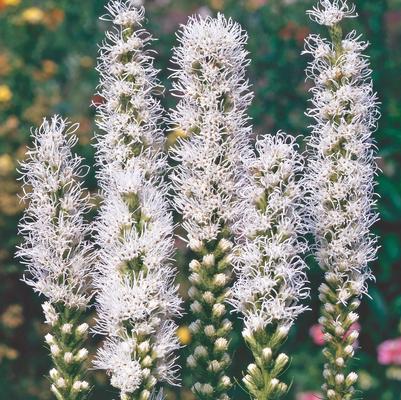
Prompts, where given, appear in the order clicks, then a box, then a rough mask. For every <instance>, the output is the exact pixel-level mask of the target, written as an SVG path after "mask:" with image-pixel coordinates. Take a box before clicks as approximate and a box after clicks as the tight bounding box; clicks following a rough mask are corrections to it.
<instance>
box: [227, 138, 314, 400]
mask: <svg viewBox="0 0 401 400" xmlns="http://www.w3.org/2000/svg"><path fill="white" fill-rule="evenodd" d="M294 140H295V139H294V138H293V137H290V136H286V135H285V134H283V133H278V134H277V135H276V136H270V135H267V136H265V137H263V138H260V139H258V140H257V142H256V150H257V153H258V154H257V155H256V156H254V157H252V158H249V159H247V160H244V161H245V162H244V164H245V167H246V170H247V174H246V175H245V177H244V179H243V180H242V181H241V182H240V184H239V185H238V187H239V199H240V200H239V202H238V204H237V206H236V208H237V214H238V218H239V219H238V221H237V222H236V226H235V228H236V230H237V231H238V233H239V238H240V240H239V241H240V244H239V245H238V247H237V248H236V253H237V256H236V263H235V264H236V271H237V274H238V280H237V282H236V283H235V284H234V287H233V289H232V292H233V296H232V299H231V300H230V302H231V303H232V304H233V306H234V308H235V309H236V311H238V312H240V313H241V314H243V316H244V323H245V328H244V330H243V336H244V338H245V340H246V342H247V344H248V345H249V347H250V349H251V350H252V352H253V355H254V358H255V363H256V364H250V365H249V366H248V371H247V372H248V374H247V375H246V376H245V378H244V383H245V385H246V387H247V388H248V390H249V391H250V393H251V394H252V396H253V398H256V399H262V398H276V397H279V396H281V395H283V394H284V393H285V392H286V391H287V385H286V384H285V383H283V382H280V381H279V379H278V377H279V375H280V374H281V373H282V371H283V370H284V369H285V368H286V366H287V363H288V356H286V355H285V354H284V353H280V354H279V350H280V347H281V344H282V343H283V342H284V341H285V339H286V338H287V334H288V331H289V329H290V327H291V325H292V324H293V322H294V320H295V319H296V318H297V316H298V315H299V314H300V313H302V312H303V311H304V310H305V307H304V306H303V305H301V304H300V301H301V300H302V299H305V298H306V297H307V296H308V294H309V290H308V288H307V279H306V275H305V269H306V264H305V263H304V261H303V260H302V259H301V257H300V254H302V253H303V252H304V251H305V250H306V245H305V243H304V242H303V241H301V239H300V235H301V234H302V233H303V231H304V226H303V213H302V209H303V207H302V203H301V201H302V198H303V194H304V193H303V190H302V187H301V185H300V184H299V179H298V175H299V173H300V172H301V171H302V170H303V160H302V157H301V156H300V155H299V154H298V153H297V150H296V146H295V143H294ZM241 242H242V243H241ZM260 378H261V379H260Z"/></svg>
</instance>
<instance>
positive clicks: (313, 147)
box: [305, 2, 378, 304]
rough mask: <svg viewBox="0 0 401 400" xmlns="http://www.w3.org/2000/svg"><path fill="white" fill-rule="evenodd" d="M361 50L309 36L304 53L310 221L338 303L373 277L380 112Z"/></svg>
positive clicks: (355, 39) (348, 39)
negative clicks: (307, 57) (336, 283)
mask: <svg viewBox="0 0 401 400" xmlns="http://www.w3.org/2000/svg"><path fill="white" fill-rule="evenodd" d="M331 4H332V7H334V8H337V9H338V10H340V9H341V8H344V7H347V5H346V2H344V3H342V4H341V7H340V5H339V4H337V3H336V2H331ZM351 9H353V7H351ZM337 22H338V21H337ZM367 45H368V44H367V43H366V42H362V41H361V40H360V37H359V36H357V34H356V32H355V31H353V32H351V33H349V34H348V35H347V36H345V38H344V39H342V40H341V39H340V42H339V43H337V44H334V43H332V42H330V41H329V40H326V39H322V38H320V37H319V36H317V35H311V36H310V37H309V38H308V39H307V41H306V49H305V53H307V54H311V55H312V57H313V59H312V61H311V62H310V64H309V67H308V70H307V74H308V76H309V77H310V78H311V79H313V80H314V83H315V86H314V87H313V88H312V94H313V98H312V105H313V107H312V108H310V109H309V110H308V112H307V115H308V116H310V117H311V118H313V119H314V120H315V124H314V125H313V127H312V128H313V131H312V136H311V138H310V140H309V147H310V155H311V160H310V163H309V174H308V176H307V179H306V184H307V188H308V191H309V199H310V209H311V210H312V214H311V220H310V224H311V229H312V231H313V233H314V235H315V237H316V243H317V252H316V256H317V259H318V261H319V264H320V266H321V267H322V268H323V269H324V270H325V271H327V270H328V271H332V272H334V273H335V274H336V276H337V277H339V278H340V279H341V280H342V284H341V286H340V287H339V288H338V294H339V296H340V297H339V300H340V301H341V302H343V303H344V304H346V303H347V301H348V299H350V298H351V297H352V296H360V295H361V294H362V293H365V292H366V290H367V286H366V280H367V279H369V278H371V277H372V275H371V272H370V269H369V268H368V263H369V262H370V261H372V260H373V259H374V258H375V254H376V246H375V242H376V239H375V237H374V236H373V235H372V234H371V233H370V227H371V225H372V224H373V223H374V222H375V221H376V219H377V216H376V214H375V213H374V212H372V207H373V206H374V204H375V201H374V200H373V196H374V194H373V191H374V175H375V171H376V166H375V163H374V145H373V141H372V138H371V133H372V131H374V130H375V129H376V123H377V119H378V110H377V99H376V94H375V93H374V91H373V85H372V81H371V78H370V75H371V70H370V69H369V62H368V59H367V57H366V56H365V55H364V54H363V51H364V50H365V49H366V47H367Z"/></svg>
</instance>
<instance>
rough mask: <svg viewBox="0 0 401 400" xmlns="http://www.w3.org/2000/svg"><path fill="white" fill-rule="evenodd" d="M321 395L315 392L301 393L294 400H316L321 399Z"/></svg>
mask: <svg viewBox="0 0 401 400" xmlns="http://www.w3.org/2000/svg"><path fill="white" fill-rule="evenodd" d="M321 398H322V395H321V394H320V393H317V392H303V393H299V394H297V397H296V400H318V399H321Z"/></svg>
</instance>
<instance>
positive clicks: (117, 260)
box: [94, 0, 181, 400]
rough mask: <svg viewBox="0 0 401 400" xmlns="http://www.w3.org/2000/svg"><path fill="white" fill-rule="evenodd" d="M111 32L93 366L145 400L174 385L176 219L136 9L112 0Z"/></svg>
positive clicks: (105, 60)
mask: <svg viewBox="0 0 401 400" xmlns="http://www.w3.org/2000/svg"><path fill="white" fill-rule="evenodd" d="M107 10H108V12H109V16H106V17H104V19H106V20H110V21H112V22H113V24H114V27H113V28H112V29H111V30H110V31H108V32H107V33H106V37H107V40H106V42H105V43H104V44H103V46H102V47H101V50H100V57H99V65H98V70H99V72H100V76H101V81H100V93H99V94H100V96H102V97H103V98H104V103H103V104H101V105H100V106H99V107H98V126H99V128H100V129H101V130H102V131H103V133H102V134H99V135H98V136H97V139H98V143H97V159H98V164H99V166H100V170H99V173H98V178H99V183H100V187H101V189H102V196H103V203H102V205H101V208H100V215H99V218H98V221H97V223H96V231H97V236H96V242H97V245H98V247H99V251H98V260H99V262H98V264H97V268H96V274H95V286H96V289H97V297H96V300H97V311H98V317H97V325H96V327H95V332H97V333H99V334H101V335H104V336H105V337H106V339H105V342H104V345H103V347H102V348H101V349H100V350H99V352H98V356H97V358H96V360H95V362H94V365H95V367H96V368H99V369H104V370H106V371H107V372H108V373H109V374H110V377H111V384H112V385H113V386H114V387H116V388H117V389H119V391H120V395H121V399H124V400H125V399H136V398H140V399H148V398H149V397H150V395H151V393H152V392H153V390H154V388H155V386H156V385H157V384H158V383H160V382H163V381H164V382H167V383H170V384H177V382H178V378H177V376H178V367H177V366H176V364H175V356H174V351H175V350H176V349H178V348H179V344H178V340H177V337H176V335H175V331H176V326H175V324H174V323H173V322H172V318H175V317H177V316H179V315H180V314H181V300H180V298H179V297H178V295H177V288H176V286H175V284H174V278H175V270H174V269H173V268H172V266H171V263H170V259H171V256H172V253H173V245H174V240H173V236H172V234H173V219H172V213H171V211H170V210H169V208H168V204H167V202H166V195H167V191H168V187H167V186H166V184H165V183H164V182H163V179H162V173H163V172H164V170H165V169H166V166H167V164H166V156H165V155H164V154H163V146H164V132H163V131H162V130H161V129H160V128H159V125H160V119H161V114H162V109H161V106H160V104H159V102H158V101H157V100H156V98H155V97H154V93H155V92H157V91H158V90H159V84H158V81H157V78H156V75H157V72H158V71H157V70H156V69H155V68H154V66H153V58H152V53H151V51H150V50H148V49H147V46H148V45H149V43H150V42H151V40H152V38H151V37H150V35H149V34H148V33H147V32H146V31H145V30H144V29H142V28H141V25H142V23H143V21H144V9H143V8H138V7H137V2H136V1H134V2H133V1H127V0H125V1H121V0H112V1H110V2H109V3H108V4H107Z"/></svg>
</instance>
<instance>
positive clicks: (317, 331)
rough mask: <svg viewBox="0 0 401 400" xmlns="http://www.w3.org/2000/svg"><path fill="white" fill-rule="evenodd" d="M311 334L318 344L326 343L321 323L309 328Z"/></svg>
mask: <svg viewBox="0 0 401 400" xmlns="http://www.w3.org/2000/svg"><path fill="white" fill-rule="evenodd" d="M309 334H310V335H311V337H312V339H313V341H314V343H315V344H317V345H318V346H323V345H324V334H323V327H322V325H320V324H315V325H312V326H311V327H310V329H309ZM297 400H298V399H297Z"/></svg>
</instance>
